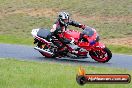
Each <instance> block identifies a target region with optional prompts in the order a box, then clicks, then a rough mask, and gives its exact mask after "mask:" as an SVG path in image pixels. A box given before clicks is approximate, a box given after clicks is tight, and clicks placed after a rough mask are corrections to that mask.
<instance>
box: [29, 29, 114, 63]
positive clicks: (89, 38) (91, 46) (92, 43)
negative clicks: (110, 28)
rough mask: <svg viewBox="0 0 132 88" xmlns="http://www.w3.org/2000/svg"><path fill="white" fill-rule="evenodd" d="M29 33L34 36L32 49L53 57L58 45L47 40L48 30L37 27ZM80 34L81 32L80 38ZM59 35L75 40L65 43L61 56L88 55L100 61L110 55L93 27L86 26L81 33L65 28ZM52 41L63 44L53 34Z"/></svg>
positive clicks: (108, 57) (107, 58) (106, 59)
mask: <svg viewBox="0 0 132 88" xmlns="http://www.w3.org/2000/svg"><path fill="white" fill-rule="evenodd" d="M31 34H32V35H33V37H34V44H36V47H34V49H36V50H38V51H39V52H40V53H41V54H42V55H43V56H45V57H47V58H55V57H54V56H55V51H56V50H57V48H58V47H57V46H55V45H54V44H53V43H52V42H50V41H49V40H48V38H47V36H48V35H49V34H50V31H49V30H47V29H44V28H38V29H33V30H32V32H31ZM80 34H83V36H82V37H81V39H80ZM59 36H60V37H63V38H66V39H68V40H70V41H72V40H74V41H75V45H72V44H65V49H66V51H64V52H63V53H65V54H63V55H60V56H61V57H76V58H80V57H87V56H88V55H90V56H91V58H92V59H94V60H95V61H98V62H102V63H105V62H108V61H109V60H110V59H111V57H112V53H111V51H110V50H109V49H108V48H107V47H106V46H105V45H104V44H103V43H101V42H99V36H98V34H97V32H96V30H95V29H94V28H91V27H86V28H85V29H84V30H83V31H82V33H81V32H78V31H75V30H67V31H65V32H64V33H62V34H60V35H59ZM53 41H55V42H58V43H59V44H60V45H63V44H62V43H61V42H60V41H59V40H58V39H57V38H56V37H55V36H54V39H53ZM75 47H76V48H75ZM81 59H83V58H81Z"/></svg>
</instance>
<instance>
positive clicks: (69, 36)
mask: <svg viewBox="0 0 132 88" xmlns="http://www.w3.org/2000/svg"><path fill="white" fill-rule="evenodd" d="M63 37H65V38H67V39H70V40H72V38H74V40H75V42H78V39H79V37H80V32H78V31H75V30H67V31H65V32H64V33H63Z"/></svg>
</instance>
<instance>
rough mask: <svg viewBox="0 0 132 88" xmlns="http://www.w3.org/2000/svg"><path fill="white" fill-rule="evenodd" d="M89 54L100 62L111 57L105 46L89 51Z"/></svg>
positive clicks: (106, 60)
mask: <svg viewBox="0 0 132 88" xmlns="http://www.w3.org/2000/svg"><path fill="white" fill-rule="evenodd" d="M89 55H90V56H91V58H92V59H94V60H95V61H98V62H101V63H105V62H108V61H109V60H110V59H111V57H112V53H111V51H110V50H109V49H108V48H107V47H105V48H104V49H101V50H96V51H90V52H89Z"/></svg>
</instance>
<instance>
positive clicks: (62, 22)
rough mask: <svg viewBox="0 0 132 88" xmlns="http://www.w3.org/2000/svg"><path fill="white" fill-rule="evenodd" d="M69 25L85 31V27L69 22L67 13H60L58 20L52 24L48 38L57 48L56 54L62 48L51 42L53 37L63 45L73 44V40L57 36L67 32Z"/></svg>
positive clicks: (62, 48) (62, 47)
mask: <svg viewBox="0 0 132 88" xmlns="http://www.w3.org/2000/svg"><path fill="white" fill-rule="evenodd" d="M69 25H72V26H75V27H79V28H82V29H85V25H83V24H80V23H78V22H75V21H73V20H70V16H69V13H67V12H60V13H59V15H58V19H57V20H56V22H55V23H54V25H53V28H52V29H51V30H50V32H51V34H50V35H49V36H48V37H49V38H50V41H51V42H53V44H55V45H56V46H57V47H58V50H57V51H58V52H57V53H59V51H61V52H62V51H63V50H64V46H61V45H60V44H58V43H56V42H54V41H53V40H52V39H53V36H55V37H56V38H57V39H58V40H59V41H60V42H61V43H62V44H63V45H65V44H74V40H72V41H70V40H68V39H65V38H63V37H60V36H59V34H61V33H63V32H64V31H66V30H67V27H68V26H69Z"/></svg>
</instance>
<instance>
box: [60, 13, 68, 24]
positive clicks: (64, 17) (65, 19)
mask: <svg viewBox="0 0 132 88" xmlns="http://www.w3.org/2000/svg"><path fill="white" fill-rule="evenodd" d="M59 21H60V23H61V24H62V25H64V26H68V23H69V13H67V12H60V13H59Z"/></svg>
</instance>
